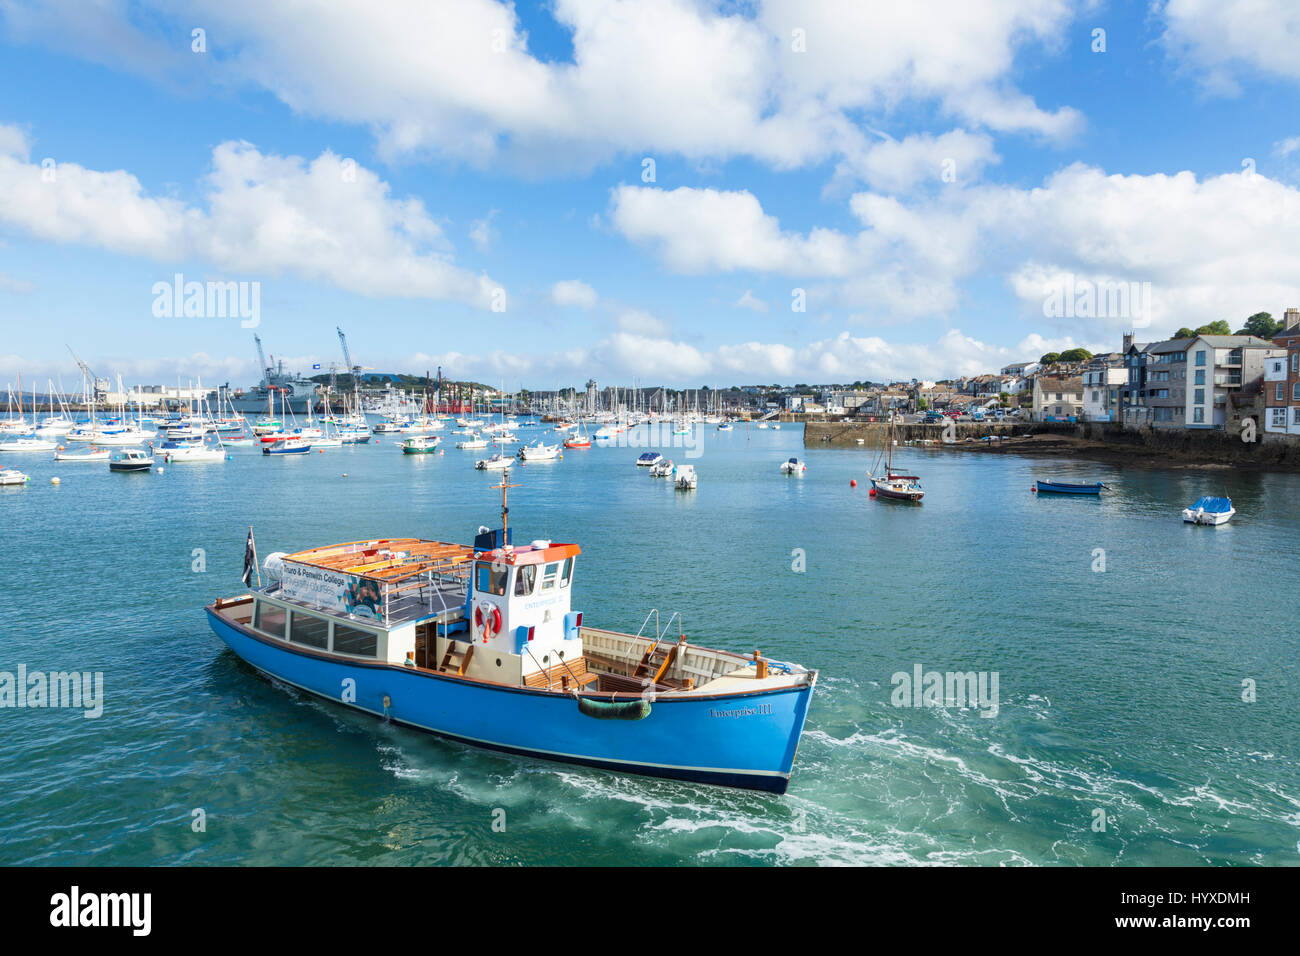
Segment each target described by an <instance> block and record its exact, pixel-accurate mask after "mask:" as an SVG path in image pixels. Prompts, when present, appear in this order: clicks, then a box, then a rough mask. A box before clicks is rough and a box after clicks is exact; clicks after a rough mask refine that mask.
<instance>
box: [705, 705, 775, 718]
mask: <svg viewBox="0 0 1300 956" xmlns="http://www.w3.org/2000/svg"><path fill="white" fill-rule="evenodd" d="M770 713H772V705H771V704H756V705H754V706H753V707H738V708H736V709H735V710H715V709H714V708H712V707H710V708H709V716H710V717H759V716H764V715H766V714H770Z"/></svg>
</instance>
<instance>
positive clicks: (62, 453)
mask: <svg viewBox="0 0 1300 956" xmlns="http://www.w3.org/2000/svg"><path fill="white" fill-rule="evenodd" d="M109 454H110V453H109V451H108V449H107V448H97V447H95V446H94V445H91V446H90V451H87V452H70V451H68V450H67V449H66V448H64V447H63V446H62V445H60V446H59V447H58V448H57V449H56V450H55V452H54V460H55V461H68V462H78V461H108V459H109Z"/></svg>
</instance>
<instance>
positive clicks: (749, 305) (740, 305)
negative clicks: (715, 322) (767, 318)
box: [731, 289, 768, 312]
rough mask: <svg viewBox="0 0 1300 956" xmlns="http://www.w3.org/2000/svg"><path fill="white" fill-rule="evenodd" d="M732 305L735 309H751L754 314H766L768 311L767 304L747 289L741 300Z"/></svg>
mask: <svg viewBox="0 0 1300 956" xmlns="http://www.w3.org/2000/svg"><path fill="white" fill-rule="evenodd" d="M731 305H732V308H735V309H751V310H753V311H754V312H766V311H767V310H768V305H767V303H766V302H764V301H763V300H762V299H760V298H758V297H757V296H755V295H754V293H753V292H751V291H750V290H749V289H746V290H745V291H744V292H743V293H742V294H741V296H740V298H739V299H737V300H736V301H735V302H733V303H731Z"/></svg>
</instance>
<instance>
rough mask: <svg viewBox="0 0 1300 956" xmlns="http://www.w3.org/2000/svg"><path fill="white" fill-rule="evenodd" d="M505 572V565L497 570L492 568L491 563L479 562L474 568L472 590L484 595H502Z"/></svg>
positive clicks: (503, 592) (504, 588) (504, 590)
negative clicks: (474, 574)
mask: <svg viewBox="0 0 1300 956" xmlns="http://www.w3.org/2000/svg"><path fill="white" fill-rule="evenodd" d="M507 571H508V569H507V568H506V566H505V565H501V566H500V567H499V568H497V567H493V565H492V564H491V562H488V561H480V562H479V563H478V565H477V566H476V574H477V577H476V578H475V581H474V590H475V591H482V592H483V593H484V594H496V595H498V596H500V595H504V594H505V593H506V577H507Z"/></svg>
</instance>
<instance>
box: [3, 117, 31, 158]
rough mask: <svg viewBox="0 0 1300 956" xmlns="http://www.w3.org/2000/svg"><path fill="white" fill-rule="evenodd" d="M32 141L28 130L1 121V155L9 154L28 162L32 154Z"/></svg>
mask: <svg viewBox="0 0 1300 956" xmlns="http://www.w3.org/2000/svg"><path fill="white" fill-rule="evenodd" d="M31 151H32V147H31V142H30V141H29V139H28V138H27V131H26V130H24V129H22V128H21V127H18V126H8V125H6V124H4V123H0V156H9V157H12V158H14V159H20V160H22V161H23V162H26V161H27V159H28V157H30V156H31Z"/></svg>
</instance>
